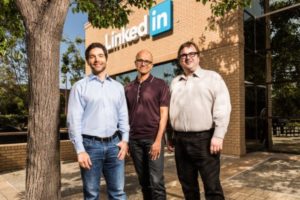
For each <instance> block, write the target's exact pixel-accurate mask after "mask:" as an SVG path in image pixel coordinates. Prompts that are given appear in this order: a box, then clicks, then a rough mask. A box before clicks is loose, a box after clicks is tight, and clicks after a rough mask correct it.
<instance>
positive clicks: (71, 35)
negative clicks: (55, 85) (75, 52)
mask: <svg viewBox="0 0 300 200" xmlns="http://www.w3.org/2000/svg"><path fill="white" fill-rule="evenodd" d="M87 22H88V17H87V14H85V13H75V14H74V13H72V9H71V8H69V11H68V14H67V17H66V20H65V24H64V30H63V38H68V39H70V40H71V41H74V39H75V38H76V37H81V38H82V39H85V34H84V24H85V23H87ZM66 49H67V46H66V45H65V44H63V43H61V45H60V55H62V54H63V53H64V52H65V51H66ZM81 52H82V56H83V55H84V45H82V46H81ZM60 60H61V57H60ZM65 87H66V84H63V83H61V81H60V88H65ZM70 87H71V85H70V83H67V88H70Z"/></svg>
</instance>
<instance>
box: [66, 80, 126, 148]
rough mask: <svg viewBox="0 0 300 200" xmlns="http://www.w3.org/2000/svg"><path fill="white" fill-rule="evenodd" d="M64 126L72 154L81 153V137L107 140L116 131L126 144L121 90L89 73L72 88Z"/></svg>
mask: <svg viewBox="0 0 300 200" xmlns="http://www.w3.org/2000/svg"><path fill="white" fill-rule="evenodd" d="M67 123H68V128H69V137H70V140H71V141H72V143H73V144H74V146H75V149H76V152H77V153H80V152H84V151H85V149H84V146H83V144H82V134H85V135H91V136H97V137H110V136H112V135H113V134H114V133H115V131H117V130H119V131H120V132H121V134H122V140H123V141H126V142H128V137H129V124H128V111H127V104H126V98H125V93H124V87H123V86H122V85H121V84H120V83H119V82H117V81H115V80H113V79H112V78H110V77H109V76H107V77H106V78H105V80H104V81H101V80H100V79H99V78H98V77H97V76H95V75H93V74H91V75H89V76H87V77H86V78H84V79H81V80H80V81H78V82H76V83H75V84H74V86H73V87H72V90H71V93H70V97H69V106H68V116H67Z"/></svg>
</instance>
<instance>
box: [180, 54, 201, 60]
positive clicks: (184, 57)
mask: <svg viewBox="0 0 300 200" xmlns="http://www.w3.org/2000/svg"><path fill="white" fill-rule="evenodd" d="M196 55H198V52H190V53H187V54H185V53H184V54H181V55H180V59H186V58H187V57H190V58H194V57H195V56H196Z"/></svg>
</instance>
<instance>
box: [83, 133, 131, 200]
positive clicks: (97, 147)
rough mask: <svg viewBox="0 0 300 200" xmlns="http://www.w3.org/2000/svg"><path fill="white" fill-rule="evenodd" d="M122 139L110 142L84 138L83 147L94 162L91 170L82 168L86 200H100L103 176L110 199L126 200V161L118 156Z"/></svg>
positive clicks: (116, 138)
mask: <svg viewBox="0 0 300 200" xmlns="http://www.w3.org/2000/svg"><path fill="white" fill-rule="evenodd" d="M119 141H120V139H119V138H118V137H115V138H114V139H113V140H112V141H110V142H100V141H97V140H95V139H88V138H83V145H84V148H85V150H86V152H87V153H88V154H89V156H90V159H91V161H92V167H91V169H90V170H88V169H83V168H81V177H82V182H83V194H84V199H85V200H98V199H99V196H100V178H101V176H102V175H103V176H104V178H105V181H106V185H107V195H108V199H116V200H117V199H118V200H124V199H126V194H125V192H124V179H125V178H124V176H125V174H124V160H119V159H118V157H117V155H118V153H119V147H118V146H117V144H118V143H119Z"/></svg>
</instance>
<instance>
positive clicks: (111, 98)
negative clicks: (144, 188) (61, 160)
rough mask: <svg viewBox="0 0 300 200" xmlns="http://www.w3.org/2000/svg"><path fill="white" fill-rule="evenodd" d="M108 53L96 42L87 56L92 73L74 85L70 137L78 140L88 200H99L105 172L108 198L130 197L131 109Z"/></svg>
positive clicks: (79, 156)
mask: <svg viewBox="0 0 300 200" xmlns="http://www.w3.org/2000/svg"><path fill="white" fill-rule="evenodd" d="M107 57H108V53H107V50H106V48H105V46H104V45H102V44H101V43H92V44H91V45H89V46H88V47H87V49H86V51H85V58H86V61H87V63H88V65H89V66H90V67H91V70H92V74H91V75H89V76H88V77H86V78H83V79H82V80H80V81H78V82H76V83H75V84H74V86H73V87H72V90H71V94H70V98H69V106H68V128H69V137H70V140H71V141H72V143H73V144H74V147H75V150H76V152H77V155H78V156H77V158H78V162H79V165H80V170H81V177H82V181H83V194H84V199H86V200H92V199H93V200H96V199H97V200H98V199H99V191H100V178H101V175H102V174H103V176H104V178H105V180H106V184H107V193H108V199H126V194H125V192H124V158H125V156H126V154H127V151H128V145H127V142H128V137H129V134H128V132H129V125H128V111H127V104H126V98H125V94H124V88H123V86H122V85H121V84H120V83H118V82H117V81H115V80H113V79H112V78H111V77H109V76H108V75H107V73H106V65H107Z"/></svg>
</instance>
